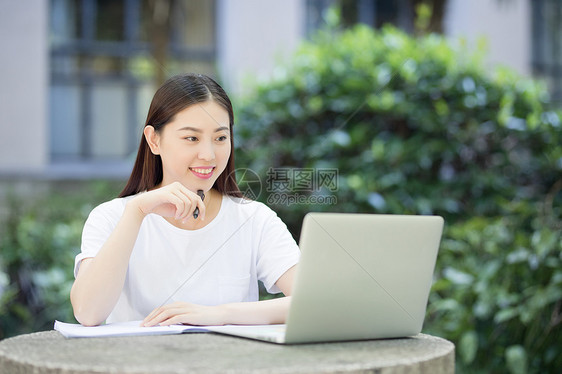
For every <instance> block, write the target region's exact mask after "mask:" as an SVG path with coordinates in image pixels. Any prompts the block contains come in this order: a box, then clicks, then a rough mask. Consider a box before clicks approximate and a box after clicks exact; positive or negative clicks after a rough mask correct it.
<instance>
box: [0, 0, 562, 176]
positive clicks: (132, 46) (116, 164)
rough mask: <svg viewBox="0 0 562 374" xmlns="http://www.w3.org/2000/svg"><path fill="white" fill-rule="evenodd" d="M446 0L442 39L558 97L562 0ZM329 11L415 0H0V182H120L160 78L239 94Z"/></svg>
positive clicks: (398, 15)
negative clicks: (211, 81)
mask: <svg viewBox="0 0 562 374" xmlns="http://www.w3.org/2000/svg"><path fill="white" fill-rule="evenodd" d="M443 3H444V4H445V12H444V16H443V27H442V29H443V30H442V31H443V32H444V33H445V34H446V35H448V36H450V37H451V38H457V37H464V38H466V40H467V41H468V44H469V45H471V44H472V45H474V44H475V43H477V40H478V38H480V37H484V38H486V40H487V41H488V51H489V53H488V59H487V61H488V64H489V65H490V67H493V66H495V65H497V64H503V65H507V66H509V67H511V68H513V69H515V70H516V71H518V72H520V73H522V74H524V75H526V76H532V75H537V76H540V77H544V78H546V79H547V80H548V81H549V82H550V84H551V88H552V91H553V93H554V94H555V95H557V94H558V95H559V94H560V79H561V78H560V71H562V69H561V66H562V58H561V56H560V50H559V48H560V45H562V43H560V38H561V36H562V32H561V31H560V30H558V29H559V25H560V21H561V20H562V15H561V13H562V1H561V0H538V1H530V0H473V1H464V0H448V1H444V2H443ZM334 5H335V6H339V7H341V8H342V9H343V10H345V12H342V14H343V15H344V16H345V17H347V18H348V19H347V22H348V23H355V22H363V23H367V24H370V25H371V26H373V27H380V25H381V24H382V23H384V22H391V23H394V24H396V25H398V26H399V27H402V28H405V29H409V28H411V26H412V24H413V18H414V6H415V1H414V0H396V1H393V0H384V1H383V0H340V1H337V0H284V1H277V0H205V1H202V0H156V1H154V0H152V1H151V0H111V1H110V0H51V1H45V0H20V1H13V0H0V51H1V52H0V53H1V54H2V57H1V58H0V82H1V84H0V179H10V178H16V177H24V178H27V177H35V178H45V179H61V178H62V179H64V178H70V179H75V178H92V177H115V178H124V177H126V176H127V175H128V172H129V171H130V168H131V164H132V161H133V157H134V154H135V151H136V148H137V145H138V142H139V139H140V136H141V133H142V127H143V125H144V119H145V116H146V113H147V111H148V106H149V103H150V100H151V98H152V95H153V93H154V91H155V89H156V88H157V86H158V83H159V82H161V81H162V80H163V79H164V78H166V77H168V76H170V75H173V74H176V73H180V72H185V71H196V72H202V73H206V74H209V75H211V76H213V77H215V78H216V79H217V80H218V81H219V82H220V83H221V84H222V85H223V86H224V87H225V88H226V90H227V91H228V92H229V93H230V94H231V96H239V95H243V94H244V93H245V92H246V90H247V87H248V86H249V84H251V82H253V81H256V80H262V79H267V77H268V76H271V74H272V72H273V71H274V69H275V66H276V64H277V63H280V62H282V61H287V60H288V59H289V58H290V56H291V53H292V51H294V50H295V48H296V47H297V46H298V44H299V42H300V41H301V40H303V39H305V38H307V37H308V36H309V35H310V34H311V33H313V32H314V30H315V29H316V28H317V27H319V25H320V24H321V23H322V14H323V12H324V11H325V10H326V9H328V7H330V6H334ZM556 12H558V13H556ZM557 17H558V18H557ZM556 46H558V47H556Z"/></svg>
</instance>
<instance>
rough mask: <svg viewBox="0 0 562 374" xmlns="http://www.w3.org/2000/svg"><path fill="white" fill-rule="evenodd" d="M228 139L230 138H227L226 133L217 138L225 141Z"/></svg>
mask: <svg viewBox="0 0 562 374" xmlns="http://www.w3.org/2000/svg"><path fill="white" fill-rule="evenodd" d="M226 139H228V138H227V137H226V136H225V135H223V136H219V137H218V138H217V140H218V141H219V142H224V141H225V140H226Z"/></svg>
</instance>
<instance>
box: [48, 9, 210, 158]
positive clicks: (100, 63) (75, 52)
mask: <svg viewBox="0 0 562 374" xmlns="http://www.w3.org/2000/svg"><path fill="white" fill-rule="evenodd" d="M49 14H50V33H49V43H50V61H51V67H50V69H51V83H50V95H49V97H50V102H49V105H50V119H49V120H50V149H51V159H52V160H53V161H57V160H73V161H76V160H103V159H124V158H127V157H129V156H130V155H132V154H134V152H136V148H137V146H138V142H139V140H140V136H141V133H142V127H143V125H144V123H143V121H144V119H145V117H146V112H147V111H148V106H149V104H150V100H151V99H152V95H153V93H154V89H155V87H156V86H158V85H159V84H160V83H161V82H162V81H163V80H164V79H166V78H167V77H169V76H171V75H174V74H177V73H180V72H186V71H197V72H201V73H206V74H210V75H214V74H215V71H214V62H215V56H216V42H215V2H214V1H189V0H51V2H50V9H49Z"/></svg>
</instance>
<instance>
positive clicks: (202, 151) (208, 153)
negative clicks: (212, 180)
mask: <svg viewBox="0 0 562 374" xmlns="http://www.w3.org/2000/svg"><path fill="white" fill-rule="evenodd" d="M197 156H198V158H199V159H200V160H204V161H212V160H214V159H215V146H214V145H213V143H212V142H202V143H201V144H200V148H199V154H198V155H197Z"/></svg>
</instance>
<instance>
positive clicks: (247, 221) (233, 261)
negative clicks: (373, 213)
mask: <svg viewBox="0 0 562 374" xmlns="http://www.w3.org/2000/svg"><path fill="white" fill-rule="evenodd" d="M131 198H133V196H129V197H125V198H118V199H114V200H112V201H108V202H106V203H103V204H101V205H99V206H98V207H96V208H95V209H94V210H92V212H91V213H90V216H89V217H88V219H87V221H86V224H85V225H84V230H83V233H82V252H81V253H80V254H78V255H77V256H76V261H75V266H74V274H75V276H76V274H77V273H78V267H79V266H80V261H81V260H82V259H84V258H91V257H95V256H96V254H97V253H98V251H99V250H100V248H101V247H102V246H103V244H104V243H105V242H106V240H107V238H108V237H109V235H110V234H111V232H112V231H113V229H114V228H115V226H116V224H117V222H118V221H119V219H120V217H121V215H122V214H123V211H124V208H125V204H126V203H127V201H128V200H130V199H131ZM299 256H300V251H299V248H298V246H297V244H296V242H295V240H294V239H293V237H292V236H291V234H290V233H289V231H288V230H287V226H286V225H285V224H284V223H283V222H282V221H281V219H279V217H278V216H277V214H276V213H275V212H274V211H272V210H271V209H269V208H268V207H267V206H265V205H264V204H262V203H259V202H255V201H247V200H242V199H239V198H233V197H227V196H224V197H223V199H222V204H221V208H220V210H219V213H218V215H217V216H216V217H215V219H214V220H213V221H211V222H210V223H209V224H208V225H207V226H205V227H203V228H201V229H198V230H183V229H180V228H177V227H175V226H174V225H172V224H170V223H169V222H168V221H166V220H165V219H164V218H163V217H161V216H159V215H156V214H149V215H147V216H146V217H145V219H144V220H143V222H142V225H141V227H140V231H139V234H138V237H137V241H136V243H135V246H134V248H133V252H132V254H131V258H130V260H129V268H128V270H127V276H126V280H125V284H124V286H123V291H122V292H121V296H120V297H119V300H118V301H117V304H116V305H115V308H114V309H113V311H112V312H111V314H110V315H109V317H108V319H107V321H106V322H107V323H111V322H122V321H132V320H140V319H143V318H144V317H146V316H147V315H148V314H149V313H150V312H151V311H152V310H153V309H155V308H157V307H159V306H160V305H162V304H163V303H166V304H169V303H172V302H175V301H185V302H190V303H195V304H201V305H218V304H224V303H230V302H242V301H257V300H258V297H259V293H258V280H261V281H262V282H263V284H264V286H265V287H266V289H267V290H268V291H269V292H271V293H277V292H280V290H279V289H278V288H277V287H276V286H275V283H276V282H277V280H278V279H279V277H281V275H283V274H284V273H285V272H286V271H287V270H289V268H291V267H292V266H294V265H295V264H297V262H298V260H299Z"/></svg>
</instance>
